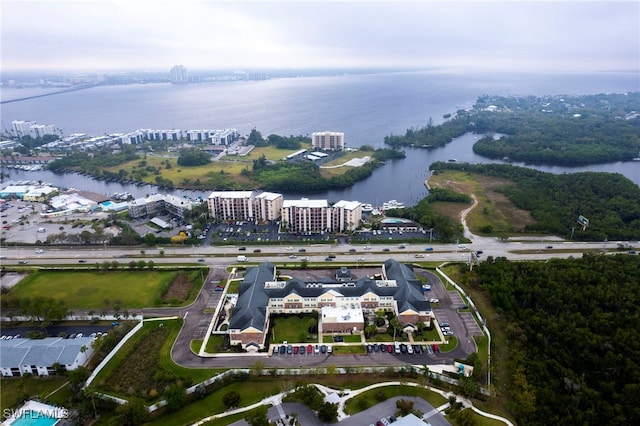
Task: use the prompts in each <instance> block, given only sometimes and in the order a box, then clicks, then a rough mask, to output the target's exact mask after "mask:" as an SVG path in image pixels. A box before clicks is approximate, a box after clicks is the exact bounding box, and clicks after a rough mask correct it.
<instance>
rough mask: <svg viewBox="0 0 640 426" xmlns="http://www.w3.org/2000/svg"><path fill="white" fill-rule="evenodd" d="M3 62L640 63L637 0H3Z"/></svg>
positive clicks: (98, 67) (163, 67)
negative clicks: (235, 0) (158, 0)
mask: <svg viewBox="0 0 640 426" xmlns="http://www.w3.org/2000/svg"><path fill="white" fill-rule="evenodd" d="M0 7H1V9H2V13H1V24H2V25H1V29H0V35H1V50H2V71H20V70H24V71H38V70H50V71H56V70H78V71H98V72H109V71H115V70H132V71H145V70H146V71H166V72H169V71H170V70H171V68H172V67H173V66H175V65H178V64H180V65H182V66H184V67H185V68H186V69H188V70H189V71H192V70H193V71H196V70H202V69H240V70H242V69H274V68H275V69H284V68H306V69H309V68H395V69H400V68H423V69H424V68H429V69H448V70H487V71H527V72H557V71H561V72H564V71H568V72H572V71H578V72H592V71H626V72H638V71H639V70H640V22H639V21H640V2H637V1H626V0H613V1H606V2H603V1H589V0H583V1H574V0H557V1H540V2H533V1H530V2H524V1H509V0H502V1H499V0H497V1H491V2H489V1H480V0H468V1H459V0H453V1H447V2H444V1H428V0H424V1H415V0H414V1H400V2H392V1H385V0H379V1H359V0H351V1H349V0H343V1H325V2H319V1H316V2H313V1H300V2H287V1H257V0H256V1H237V2H230V1H204V0H200V1H193V0H185V1H164V2H154V1H150V0H131V1H119V0H98V1H82V0H78V1H66V0H37V1H29V0H26V1H17V0H3V1H2V3H1V5H0Z"/></svg>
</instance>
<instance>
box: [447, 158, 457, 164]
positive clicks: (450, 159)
mask: <svg viewBox="0 0 640 426" xmlns="http://www.w3.org/2000/svg"><path fill="white" fill-rule="evenodd" d="M447 161H448V162H449V163H457V162H458V159H457V158H449V159H448V160H447Z"/></svg>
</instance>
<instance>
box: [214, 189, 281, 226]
mask: <svg viewBox="0 0 640 426" xmlns="http://www.w3.org/2000/svg"><path fill="white" fill-rule="evenodd" d="M207 203H208V206H209V215H210V216H211V217H212V218H214V219H216V220H233V221H237V220H243V221H244V220H248V221H273V220H277V219H278V218H279V217H280V211H281V208H282V203H283V198H282V194H277V193H273V192H258V191H213V192H212V193H211V194H210V195H209V198H208V200H207Z"/></svg>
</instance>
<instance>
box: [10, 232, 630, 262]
mask: <svg viewBox="0 0 640 426" xmlns="http://www.w3.org/2000/svg"><path fill="white" fill-rule="evenodd" d="M473 238H474V239H473V240H472V241H473V242H472V243H470V244H466V245H457V244H438V245H431V246H429V247H431V248H432V249H433V250H432V251H425V248H426V247H427V245H424V244H415V243H414V244H411V243H404V244H403V245H404V247H405V248H400V245H399V244H393V243H391V244H374V245H371V246H365V245H364V244H363V245H350V244H344V245H335V244H317V245H314V244H311V245H301V246H295V247H289V246H282V245H278V246H265V245H261V246H253V247H252V246H246V247H247V250H246V251H239V250H238V249H239V246H224V247H218V246H216V247H214V246H184V247H175V246H167V247H138V246H137V247H123V246H118V247H111V246H106V247H88V246H79V247H78V246H76V247H68V248H67V247H58V246H53V247H47V246H41V247H33V246H32V247H25V246H9V247H7V246H3V247H0V255H1V259H0V265H15V264H18V263H19V262H20V261H25V260H26V261H27V264H30V265H38V264H42V265H51V264H61V263H62V264H68V263H80V261H81V260H82V261H86V263H85V264H86V265H89V264H94V263H101V262H104V261H109V262H111V261H114V260H115V261H118V262H120V263H129V262H130V261H131V260H135V261H139V260H145V261H149V260H153V262H155V263H159V264H161V263H176V262H179V263H183V262H198V260H199V259H204V262H205V263H206V264H209V265H211V264H215V265H228V264H233V263H237V258H236V257H237V256H238V255H245V256H247V257H248V258H249V262H251V263H254V262H263V261H271V262H277V263H287V264H289V265H293V264H295V263H299V262H300V261H301V260H302V259H303V258H307V259H308V261H309V262H325V258H326V257H327V255H329V254H332V255H335V256H336V258H335V259H333V262H334V263H342V262H348V263H354V264H356V263H358V262H362V263H378V264H379V263H381V262H383V261H384V260H386V259H388V258H394V259H396V260H398V261H402V262H425V261H429V262H433V261H435V262H459V261H468V260H469V257H470V254H471V252H472V251H473V252H477V251H482V254H481V255H480V256H479V259H478V260H479V261H482V260H483V259H486V258H487V257H488V256H493V257H506V258H508V259H510V260H547V259H550V258H566V257H580V256H581V255H582V254H583V253H585V252H603V251H604V252H607V253H616V252H622V253H626V251H627V249H625V250H619V249H618V246H617V244H618V242H616V241H608V242H566V241H562V240H558V239H555V240H553V239H550V238H547V239H537V240H533V239H524V238H522V239H519V240H515V241H501V240H499V239H496V238H483V237H477V236H474V237H473ZM625 243H626V242H625ZM631 246H632V247H633V248H634V249H636V250H637V249H638V247H640V243H639V242H635V243H631ZM368 247H370V248H368ZM255 248H259V250H260V253H254V252H253V250H254V249H255ZM300 249H304V250H305V252H304V253H303V252H299V251H298V250H300ZM350 250H355V251H353V252H351V251H350ZM142 251H144V254H142ZM161 252H163V254H161ZM416 255H418V256H420V257H416ZM290 256H291V257H290ZM293 256H295V258H293ZM423 256H424V257H423ZM327 263H328V262H327Z"/></svg>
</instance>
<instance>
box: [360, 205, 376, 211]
mask: <svg viewBox="0 0 640 426" xmlns="http://www.w3.org/2000/svg"><path fill="white" fill-rule="evenodd" d="M362 211H363V212H371V211H373V206H372V205H371V204H363V205H362Z"/></svg>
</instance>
